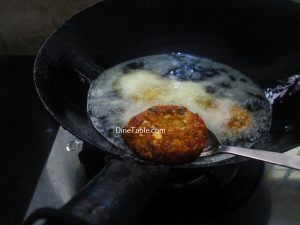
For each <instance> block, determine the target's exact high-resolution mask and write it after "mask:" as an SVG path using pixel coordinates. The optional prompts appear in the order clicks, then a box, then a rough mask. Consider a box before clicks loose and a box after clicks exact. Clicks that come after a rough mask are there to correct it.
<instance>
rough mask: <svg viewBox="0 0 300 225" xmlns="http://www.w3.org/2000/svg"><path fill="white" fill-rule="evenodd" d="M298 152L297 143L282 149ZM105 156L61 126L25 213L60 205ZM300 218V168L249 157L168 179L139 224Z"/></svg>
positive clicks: (281, 224)
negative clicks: (208, 169)
mask: <svg viewBox="0 0 300 225" xmlns="http://www.w3.org/2000/svg"><path fill="white" fill-rule="evenodd" d="M299 153H300V147H298V148H296V149H294V150H293V151H289V152H287V153H285V154H292V155H296V154H299ZM107 160H108V159H107V156H105V154H103V153H102V152H101V151H99V150H98V149H95V148H93V147H92V146H89V145H88V144H86V143H83V142H82V141H80V140H78V139H76V137H74V136H73V135H72V134H70V133H69V132H67V131H66V130H64V129H63V128H60V129H59V131H58V133H57V136H56V139H55V141H54V143H53V146H52V149H51V153H50V155H49V157H48V160H47V163H46V164H45V166H44V169H43V171H42V174H41V176H40V178H39V182H38V184H37V186H36V189H35V192H34V195H33V197H32V200H31V203H30V205H29V207H28V209H27V213H26V217H27V216H28V215H30V214H31V213H32V212H33V211H34V210H36V209H38V208H41V207H54V208H60V207H61V206H62V205H64V204H65V203H66V202H67V201H68V200H69V199H71V198H72V197H73V196H74V195H75V194H76V193H77V192H78V191H79V190H80V189H81V188H82V187H83V186H84V185H85V184H86V183H87V182H88V181H89V180H90V179H91V178H92V177H93V176H94V175H95V174H97V173H98V172H99V171H100V170H101V169H102V168H103V166H104V165H105V163H106V161H107ZM128 204H130V202H129V203H128ZM299 221H300V171H296V170H291V169H287V168H283V167H279V166H273V165H270V164H266V165H265V164H264V163H262V162H258V161H249V162H247V163H244V164H240V165H239V166H228V167H222V168H219V169H214V170H211V171H206V172H197V173H194V174H189V175H188V176H186V175H185V174H183V175H182V176H180V175H179V176H177V177H176V178H171V179H170V180H169V181H168V182H167V184H166V185H165V186H163V187H162V188H161V190H160V191H159V192H158V193H157V194H156V195H155V196H154V197H153V198H152V199H151V201H150V202H149V203H148V205H147V206H146V208H145V210H144V213H143V214H142V215H141V217H140V220H139V223H138V224H139V225H154V224H155V225H160V224H161V225H168V224H172V225H177V224H178V225H179V224H185V225H189V224H191V225H219V224H220V225H221V224H222V225H227V224H228V225H241V224H243V225H253V224H255V225H296V224H299V223H300V222H299Z"/></svg>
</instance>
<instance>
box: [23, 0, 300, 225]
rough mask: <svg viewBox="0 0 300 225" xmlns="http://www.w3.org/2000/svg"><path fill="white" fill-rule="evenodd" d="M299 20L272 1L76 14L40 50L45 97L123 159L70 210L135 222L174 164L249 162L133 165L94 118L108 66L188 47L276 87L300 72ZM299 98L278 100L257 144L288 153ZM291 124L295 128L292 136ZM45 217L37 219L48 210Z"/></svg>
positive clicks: (173, 3) (127, 6) (107, 6)
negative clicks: (91, 99)
mask: <svg viewBox="0 0 300 225" xmlns="http://www.w3.org/2000/svg"><path fill="white" fill-rule="evenodd" d="M299 24H300V6H299V5H298V4H296V3H294V2H292V1H286V2H280V1H278V2H277V1H265V0H264V1H262V0H260V1H242V2H241V1H226V2H225V1H196V0H194V1H192V0H185V1H178V0H144V1H139V0H131V1H130V0H126V1H124V0H123V1H117V0H108V1H103V2H100V3H98V4H96V5H94V6H92V7H90V8H88V9H86V10H84V11H82V12H80V13H78V14H77V15H75V16H73V17H72V18H71V19H70V20H68V21H67V22H66V23H65V24H63V25H62V26H61V27H60V28H59V29H58V30H57V31H56V32H54V33H53V34H52V35H51V36H50V37H49V38H48V39H47V40H46V42H45V43H44V44H43V46H42V48H41V50H40V51H39V53H38V56H37V58H36V62H35V67H34V79H35V84H36V87H37V90H38V94H39V96H40V98H41V100H42V101H43V103H44V105H45V107H46V108H47V109H48V111H49V112H50V113H51V114H52V115H53V116H54V117H55V118H56V119H57V120H58V121H59V122H60V124H61V125H62V126H63V127H64V128H66V129H67V130H69V131H70V132H71V133H73V134H74V135H75V136H77V137H79V138H80V139H82V140H84V141H86V142H89V143H90V144H92V145H94V146H97V147H98V148H99V149H100V150H102V151H105V152H107V153H109V154H111V155H113V156H115V157H116V159H114V160H112V161H110V162H109V163H108V165H107V166H106V168H105V169H104V170H103V171H102V172H101V173H100V174H99V175H98V176H97V177H96V178H95V179H94V180H93V181H92V182H91V183H90V184H89V185H88V187H87V188H86V189H85V190H83V191H82V192H80V193H79V194H78V195H77V196H76V197H75V198H74V199H73V200H71V201H70V202H69V203H68V204H67V205H66V206H64V207H63V208H62V212H63V213H67V214H68V215H69V216H70V215H73V216H74V215H75V216H76V218H80V219H82V221H85V222H88V223H90V224H123V225H125V224H131V223H133V222H134V221H135V220H136V217H137V215H138V213H139V212H140V211H141V210H142V208H143V206H144V204H145V202H146V200H147V199H148V198H149V197H150V196H151V194H152V193H153V192H154V191H155V189H157V188H158V187H159V186H160V184H161V183H162V182H163V181H164V180H165V178H166V177H167V176H168V174H169V171H170V170H172V171H175V172H176V170H183V169H185V170H186V171H187V172H188V171H190V170H200V169H210V168H212V167H216V166H218V167H219V166H225V165H229V164H236V163H241V162H243V161H245V159H244V158H241V157H233V158H230V159H227V160H222V159H220V160H216V161H210V162H209V163H206V164H204V165H201V167H196V168H195V167H191V166H189V165H185V166H175V167H172V168H171V167H166V166H156V165H143V164H138V163H133V162H128V161H132V160H131V159H128V158H126V156H123V155H122V154H120V152H119V151H118V149H116V148H115V147H114V146H113V145H112V144H111V143H109V142H108V141H107V140H106V139H105V138H104V137H102V136H101V135H100V134H99V133H98V132H97V131H96V130H95V128H94V127H93V126H92V124H91V122H90V120H89V118H88V116H87V112H86V101H87V91H88V88H89V84H90V82H91V81H92V80H94V79H95V78H96V77H97V76H98V75H100V74H101V71H103V70H104V69H106V68H109V67H111V66H113V65H115V64H117V63H120V62H123V61H126V60H128V59H131V58H136V57H140V56H145V55H151V54H160V53H166V52H184V53H189V54H193V55H198V56H205V57H207V58H211V59H213V60H216V61H218V62H221V63H223V64H226V65H229V66H231V67H233V68H235V69H238V70H240V71H241V72H242V73H244V74H246V75H247V76H249V77H250V78H252V79H253V80H255V81H256V82H257V83H258V84H260V85H261V86H262V87H264V88H266V87H270V86H273V85H275V84H276V81H277V80H278V79H285V78H287V77H288V76H290V75H293V74H295V73H297V72H299V71H300V42H299V40H300V29H299V28H298V27H299ZM298 98H299V93H298V94H297V93H296V94H295V95H292V96H291V97H286V98H283V99H282V100H283V102H281V103H280V102H278V103H277V102H276V103H275V104H274V105H273V122H272V127H271V131H270V134H269V136H268V137H266V138H264V140H263V141H261V142H258V143H257V144H256V146H254V147H257V148H261V149H266V150H270V151H279V152H283V151H286V150H288V149H290V148H292V147H294V146H295V145H298V144H299V142H300V138H299V137H300V136H299V133H300V129H299V124H300V123H299V117H298V116H297V113H298V110H297V109H296V107H295V105H296V104H297V103H298V102H299V101H298ZM293 106H294V107H293ZM286 125H291V126H292V130H290V131H289V132H286V130H285V127H286ZM289 127H290V126H289ZM119 159H122V160H119ZM123 160H125V161H123ZM35 215H36V216H33V217H31V219H33V220H34V219H36V218H37V217H38V216H45V215H44V214H43V213H41V212H40V213H37V214H35ZM48 215H49V214H48ZM51 215H52V214H51ZM53 219H55V218H53V216H52V220H53ZM29 222H31V221H29ZM82 223H84V222H82Z"/></svg>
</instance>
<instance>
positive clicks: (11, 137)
mask: <svg viewBox="0 0 300 225" xmlns="http://www.w3.org/2000/svg"><path fill="white" fill-rule="evenodd" d="M34 59H35V57H34V56H0V66H1V70H0V71H1V72H0V74H1V82H0V97H1V110H0V137H1V157H0V177H1V180H0V200H1V201H0V202H1V204H0V224H1V225H2V224H3V225H4V224H5V225H18V224H21V222H22V219H23V217H24V214H25V211H26V208H27V207H28V204H29V202H30V199H31V197H32V194H33V191H34V188H35V186H36V183H37V181H38V178H39V176H40V173H41V171H42V168H43V165H44V163H45V162H46V159H47V156H48V154H49V151H50V149H51V146H52V143H53V140H54V138H55V135H56V133H57V128H58V124H57V123H56V121H54V120H53V119H52V117H51V116H50V114H48V113H47V112H46V110H45V109H44V108H43V106H42V103H41V102H40V100H39V98H38V96H37V93H36V92H35V88H34V83H33V76H32V71H33V63H34Z"/></svg>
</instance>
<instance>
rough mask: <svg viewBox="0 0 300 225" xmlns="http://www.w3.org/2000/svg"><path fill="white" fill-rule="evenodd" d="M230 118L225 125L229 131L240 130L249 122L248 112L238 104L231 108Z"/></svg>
mask: <svg viewBox="0 0 300 225" xmlns="http://www.w3.org/2000/svg"><path fill="white" fill-rule="evenodd" d="M231 114H232V116H231V118H230V120H229V122H228V123H227V126H228V128H229V129H231V131H241V130H243V129H246V128H247V127H248V126H249V124H250V122H251V119H250V115H249V113H248V112H247V111H246V110H245V109H243V108H242V107H240V106H237V105H235V106H233V107H232V109H231Z"/></svg>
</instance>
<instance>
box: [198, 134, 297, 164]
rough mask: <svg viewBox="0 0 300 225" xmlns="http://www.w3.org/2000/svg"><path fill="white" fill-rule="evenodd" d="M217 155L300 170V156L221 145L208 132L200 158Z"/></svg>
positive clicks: (213, 135)
mask: <svg viewBox="0 0 300 225" xmlns="http://www.w3.org/2000/svg"><path fill="white" fill-rule="evenodd" d="M219 153H228V154H233V155H239V156H244V157H247V158H251V159H256V160H260V161H264V162H268V163H272V164H275V165H279V166H284V167H288V168H292V169H297V170H300V156H292V155H286V154H283V153H278V152H269V151H264V150H257V149H249V148H242V147H235V146H227V145H222V144H221V142H220V141H219V139H218V138H217V137H216V136H215V134H214V133H212V132H211V131H210V130H208V139H207V144H206V148H205V149H204V151H203V152H202V154H201V156H210V155H214V154H219Z"/></svg>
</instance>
